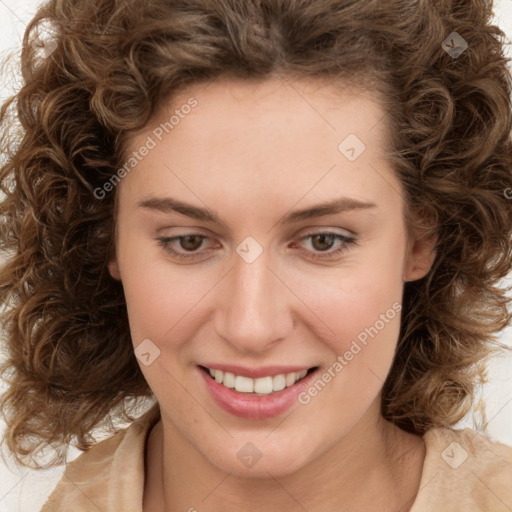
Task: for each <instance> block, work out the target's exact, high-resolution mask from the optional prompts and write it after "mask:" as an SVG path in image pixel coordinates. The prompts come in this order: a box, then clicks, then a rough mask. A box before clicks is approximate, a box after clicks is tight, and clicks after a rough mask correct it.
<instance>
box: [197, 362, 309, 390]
mask: <svg viewBox="0 0 512 512" xmlns="http://www.w3.org/2000/svg"><path fill="white" fill-rule="evenodd" d="M207 370H208V371H209V373H210V376H211V377H212V378H213V379H215V380H216V381H217V382H218V383H219V384H222V385H223V386H225V387H226V388H230V389H235V390H236V391H238V392H239V393H253V394H254V393H256V394H260V395H269V394H270V393H273V392H276V391H281V390H283V389H285V388H288V387H290V386H293V385H294V384H295V383H296V382H297V381H299V380H301V379H303V378H304V377H305V376H306V374H307V373H308V370H302V371H300V372H290V373H280V374H278V375H274V376H267V377H260V378H258V379H251V378H250V377H244V376H242V375H235V374H234V373H231V372H223V371H222V370H216V369H213V368H207Z"/></svg>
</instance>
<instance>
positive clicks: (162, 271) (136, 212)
mask: <svg viewBox="0 0 512 512" xmlns="http://www.w3.org/2000/svg"><path fill="white" fill-rule="evenodd" d="M340 90H341V92H340ZM192 96H193V97H194V98H195V99H196V100H197V102H198V104H197V106H196V107H195V108H194V109H193V110H192V111H191V113H190V114H188V115H187V116H186V117H185V118H183V119H181V120H180V123H179V124H178V125H177V126H176V127H175V128H174V129H173V131H172V133H169V134H168V135H165V136H164V137H163V138H162V141H159V142H158V144H157V146H156V147H155V148H154V149H152V150H151V151H150V152H149V154H148V155H147V156H146V157H144V159H143V160H142V161H141V162H140V163H139V164H138V166H137V167H136V168H135V169H133V170H132V171H131V172H130V174H128V175H127V176H126V177H125V178H124V179H123V180H122V182H121V183H120V184H119V185H118V186H119V190H118V191H117V192H118V193H119V209H118V218H117V233H116V256H115V258H114V259H113V260H112V261H111V262H110V264H109V270H110V273H111V275H112V277H114V278H115V279H120V280H121V281H122V283H123V287H124V291H125V296H126V301H127V307H128V314H129V318H130V329H131V334H132V338H133V342H134V347H137V346H138V345H139V344H140V343H141V342H142V341H143V340H145V339H149V340H151V343H152V344H154V346H156V347H158V349H159V350H160V354H159V356H158V357H157V358H156V359H155V360H154V361H153V362H152V364H150V365H148V366H145V365H141V368H142V371H143V372H144V375H145V377H146V379H147V381H148V383H149V385H150V387H151V388H152V390H153V392H154V394H155V396H156V398H157V399H158V401H159V403H160V407H161V413H162V419H161V421H160V422H159V423H158V424H157V425H156V426H155V427H154V428H153V430H152V432H151V435H150V437H149V441H148V450H147V454H146V465H147V468H146V470H147V473H146V477H147V478H146V485H145V495H144V510H155V511H158V510H168V511H170V510H189V509H190V508H191V507H195V508H196V509H197V510H198V511H206V510H207V511H220V510H226V509H229V510H249V511H256V510H269V508H268V507H269V506H270V505H272V508H273V510H287V511H288V510H290V511H294V510H303V507H304V508H305V509H307V510H309V511H316V510H340V504H343V508H344V509H346V510H366V509H373V510H377V509H378V510H384V511H385V510H398V509H400V508H401V507H404V508H402V510H408V507H409V506H410V504H411V503H412V500H413V499H414V496H415V494H416V492H417V489H418V485H419V478H420V475H421V469H422V463H423V459H424V445H423V440H422V439H421V437H419V436H413V435H410V434H407V433H405V432H403V431H401V430H399V429H398V428H396V427H395V426H393V425H392V424H391V423H389V422H387V421H384V420H383V419H382V417H381V415H380V391H381V387H382V385H383V382H384V380H385V378H386V375H387V374H388V371H389V369H390V366H391V363H392V360H393V355H394V350H395V347H396V344H397V340H398V334H399V328H400V315H399V314H397V315H395V317H394V318H393V319H392V320H389V321H388V322H387V323H386V324H385V326H384V328H382V329H381V330H380V331H379V332H378V334H377V335H376V336H375V337H373V338H372V339H371V340H370V341H369V343H368V344H367V345H366V346H365V347H364V348H363V349H362V350H361V351H360V352H359V353H358V354H357V355H356V356H355V357H354V358H353V359H352V360H351V361H350V362H349V363H348V364H347V365H346V366H345V367H344V368H343V370H342V371H341V372H339V373H338V374H337V375H336V377H335V378H334V379H332V380H331V382H330V383H329V384H328V385H327V386H326V387H325V388H324V389H323V390H322V391H321V392H320V393H318V395H317V396H315V397H314V398H312V399H311V401H310V403H309V404H307V405H302V404H300V403H296V404H295V405H294V406H293V407H292V408H291V409H290V410H288V411H286V412H285V413H284V414H282V415H279V416H277V417H275V418H270V419H265V420H247V419H242V418H238V417H235V416H233V415H231V414H229V413H227V412H225V411H224V410H222V409H220V408H219V407H218V406H217V405H216V404H215V403H214V402H213V401H212V399H211V398H210V395H209V393H208V391H207V389H206V387H205V385H204V382H203V380H202V378H201V375H200V373H199V370H198V368H197V364H200V363H202V362H205V361H208V362H218V363H232V364H239V365H243V366H247V367H256V366H257V367H260V366H267V365H278V364H285V365H305V366H308V367H312V366H319V367H320V373H323V372H325V371H326V370H327V369H328V368H329V367H331V366H332V365H333V363H334V362H335V361H336V359H337V357H338V356H339V355H343V354H344V353H345V352H346V351H347V350H348V349H349V348H350V345H351V343H352V341H353V340H354V339H356V337H357V335H358V334H359V333H361V332H362V331H364V329H365V328H368V327H370V326H373V325H374V324H375V322H376V321H377V320H378V319H379V318H380V315H381V314H385V313H386V311H388V310H390V309H392V305H393V304H394V303H396V302H398V303H400V302H401V299H402V292H403V285H404V281H409V280H416V279H420V278H422V277H423V276H424V275H425V274H426V273H427V272H428V270H429V268H430V266H431V265H432V262H433V259H434V256H435V254H434V252H433V250H432V245H433V241H432V240H430V241H427V240H424V239H422V238H421V236H420V233H419V232H418V233H417V232H411V233H408V231H407V229H406V225H405V221H404V215H403V214H404V202H403V196H402V194H401V193H400V190H401V185H400V181H399V180H398V178H397V177H396V176H395V175H394V173H393V170H392V169H391V168H390V166H389V164H388V163H387V162H386V161H385V160H384V158H383V152H382V148H383V144H384V126H383V123H381V122H380V120H381V119H382V118H383V115H384V114H383V111H382V110H381V108H380V107H379V104H378V102H377V99H376V98H372V97H370V96H368V95H366V96H363V95H361V94H358V93H356V92H354V91H350V90H349V89H348V88H343V87H337V88H336V89H334V88H333V86H332V85H325V84H321V83H320V82H316V81H306V80H300V81H299V80H294V81H293V82H289V81H284V80H278V79H272V80H267V81H264V82H247V81H239V80H234V79H229V80H228V79H223V80H218V81H215V82H213V83H210V84H209V85H207V86H206V85H205V84H195V85H193V86H190V87H189V88H188V89H186V90H184V91H182V93H181V94H180V96H178V97H177V98H174V100H173V102H172V106H171V105H170V104H169V106H168V108H165V109H162V110H161V111H160V112H158V113H157V115H156V116H155V118H154V119H152V120H151V122H150V123H149V124H148V126H147V128H146V129H144V130H141V131H140V132H139V133H137V134H136V135H135V136H134V137H133V138H132V140H131V143H130V147H129V148H128V149H129V150H135V149H136V148H139V147H140V146H141V145H143V144H144V142H145V141H146V140H147V137H148V135H149V136H151V134H152V130H154V128H155V127H156V126H158V125H159V123H161V122H163V121H165V120H167V119H169V117H170V115H171V114H172V111H173V110H174V108H176V106H179V105H182V104H184V103H186V101H187V99H188V98H190V97H192ZM350 133H353V134H356V135H357V137H358V138H359V139H360V140H362V141H363V142H364V144H365V145H366V150H365V151H364V152H363V153H362V154H361V155H360V156H359V157H358V158H357V159H356V160H355V161H353V162H351V161H349V160H348V159H347V158H346V157H345V156H344V155H343V154H342V153H341V152H340V151H339V150H338V145H339V144H340V142H341V141H342V140H343V139H345V137H346V136H347V135H348V134H350ZM166 196H172V197H173V198H177V199H179V200H180V201H184V202H187V203H189V204H192V205H194V206H197V207H202V208H204V207H208V208H210V209H212V210H214V211H215V212H216V213H217V214H218V215H219V217H220V218H221V219H222V223H218V224H214V223H210V222H206V221H200V220H197V219H192V218H189V217H186V216H184V215H181V214H178V213H171V212H162V211H156V210H152V209H149V208H143V207H138V206H137V204H138V203H139V202H140V201H141V200H144V199H148V198H150V197H159V198H162V197H166ZM341 196H348V197H351V198H355V199H358V200H361V201H367V202H372V203H374V204H375V205H376V206H375V207H373V208H370V209H356V210H352V211H349V212H342V213H338V214H334V215H328V216H323V217H317V218H314V219H308V220H304V221H300V222H296V223H292V224H289V225H279V224H278V221H279V220H280V219H281V217H282V216H283V215H285V214H286V213H288V212H289V211H291V210H297V209H303V208H306V207H310V206H313V205H316V204H318V203H322V202H325V201H329V200H334V199H337V198H339V197H341ZM325 232H334V233H338V234H341V235H345V236H355V238H356V242H357V243H356V245H347V246H346V247H345V250H344V251H343V252H341V253H340V254H338V255H337V256H333V257H332V258H331V259H328V258H327V257H325V256H324V258H323V259H320V258H319V259H313V257H312V256H313V255H318V256H322V254H323V253H322V250H324V251H327V252H333V251H334V250H336V249H337V248H339V247H340V246H341V245H342V244H343V242H339V241H336V240H333V241H332V242H329V240H327V241H326V242H322V240H319V239H316V241H315V238H314V237H313V238H303V237H305V236H306V235H311V234H319V233H325ZM191 233H197V234H198V235H203V236H206V237H208V238H207V239H205V240H204V241H203V243H202V245H201V243H200V241H193V242H192V243H189V245H187V244H186V241H183V240H182V242H181V244H182V245H180V242H179V240H177V241H175V242H173V243H172V244H171V245H172V248H174V249H175V250H176V251H179V252H181V253H186V252H187V248H188V249H189V251H191V250H192V251H195V252H197V253H199V255H200V256H199V257H197V259H195V260H194V259H192V260H179V259H177V258H175V257H173V256H172V255H170V254H169V253H168V252H166V249H165V248H164V247H162V246H161V245H160V244H159V242H158V240H157V239H158V237H171V236H178V235H180V236H185V235H188V234H191ZM248 236H251V237H253V238H254V239H255V240H256V241H257V242H258V244H259V245H260V246H261V248H262V249H263V252H262V254H261V255H260V256H259V257H258V258H257V259H256V260H255V261H254V262H252V263H250V264H249V263H247V262H246V261H244V259H243V258H241V257H240V256H239V255H238V254H237V252H236V248H237V246H238V245H239V244H240V243H241V242H242V241H243V240H244V239H245V238H246V237H248ZM322 244H324V245H322ZM329 244H331V245H329ZM191 248H192V249H191ZM248 442H251V443H253V444H254V445H255V446H256V447H257V449H258V450H259V452H261V455H262V457H261V459H260V460H259V461H258V462H257V464H255V465H254V466H253V467H251V468H248V467H246V466H244V465H243V464H241V462H240V459H239V458H238V457H237V453H238V451H239V450H240V449H241V448H242V447H243V446H244V445H245V444H246V443H248ZM162 482H163V485H162ZM226 507H227V508H226Z"/></svg>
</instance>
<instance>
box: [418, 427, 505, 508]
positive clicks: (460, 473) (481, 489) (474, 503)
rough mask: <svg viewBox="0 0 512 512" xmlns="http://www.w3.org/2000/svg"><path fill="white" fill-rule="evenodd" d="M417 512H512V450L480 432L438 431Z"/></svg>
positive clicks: (432, 433) (430, 435) (432, 436)
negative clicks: (448, 511) (443, 511)
mask: <svg viewBox="0 0 512 512" xmlns="http://www.w3.org/2000/svg"><path fill="white" fill-rule="evenodd" d="M423 439H424V441H425V448H426V455H425V461H424V464H423V473H422V477H421V482H420V488H419V490H418V496H417V499H416V501H415V503H414V506H413V508H412V509H411V512H423V511H425V512H426V511H434V510H436V511H438V510H450V511H452V510H453V511H456V510H460V511H462V510H463V511H464V512H473V511H474V512H476V511H484V510H485V511H486V512H491V511H492V512H497V511H502V510H503V511H509V510H511V509H512V485H511V482H512V447H510V446H507V445H505V444H503V443H499V442H496V441H493V440H492V439H490V438H489V437H486V436H484V435H482V434H479V433H478V432H476V431H475V430H472V429H469V428H466V429H464V430H455V429H449V428H434V429H432V430H429V431H428V432H427V433H426V434H425V435H424V436H423Z"/></svg>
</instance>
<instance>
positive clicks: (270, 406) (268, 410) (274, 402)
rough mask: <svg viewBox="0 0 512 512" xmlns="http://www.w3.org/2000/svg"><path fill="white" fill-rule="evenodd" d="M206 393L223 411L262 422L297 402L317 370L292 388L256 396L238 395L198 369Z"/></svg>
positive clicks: (238, 393)
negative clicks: (204, 384)
mask: <svg viewBox="0 0 512 512" xmlns="http://www.w3.org/2000/svg"><path fill="white" fill-rule="evenodd" d="M198 370H199V373H200V374H201V375H202V377H203V379H204V382H205V383H206V387H207V388H208V391H209V392H210V394H211V395H212V398H213V400H214V401H215V403H216V404H217V405H218V406H219V407H221V408H222V409H224V410H225V411H227V412H229V413H231V414H233V415H235V416H238V417H240V418H245V419H248V420H263V419H265V418H272V417H273V416H278V415H279V414H282V413H283V412H285V411H287V410H288V409H290V407H292V405H293V404H294V403H296V402H298V398H297V397H298V395H299V394H300V393H301V391H303V390H304V388H306V387H308V386H309V384H310V382H311V381H312V380H313V379H314V377H315V375H316V373H317V370H318V368H317V369H315V370H314V371H312V372H310V373H308V374H307V375H306V376H305V377H304V378H303V379H301V380H299V381H297V382H296V383H295V384H294V385H293V386H290V387H289V388H285V389H282V390H281V391H275V392H273V393H270V394H268V395H260V396H256V395H253V394H251V393H240V392H239V391H236V390H235V389H234V388H227V387H226V386H224V385H223V384H219V383H218V382H217V381H216V380H215V379H212V378H211V377H210V376H209V374H207V373H206V372H205V371H204V370H202V369H201V368H199V367H198Z"/></svg>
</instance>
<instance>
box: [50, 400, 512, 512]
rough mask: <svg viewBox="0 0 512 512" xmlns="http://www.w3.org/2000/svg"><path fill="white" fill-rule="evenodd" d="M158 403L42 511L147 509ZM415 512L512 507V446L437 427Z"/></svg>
mask: <svg viewBox="0 0 512 512" xmlns="http://www.w3.org/2000/svg"><path fill="white" fill-rule="evenodd" d="M159 417H160V415H159V410H158V406H156V407H153V408H152V409H151V410H149V411H148V412H147V413H145V414H144V415H143V416H141V417H140V418H139V419H138V420H136V421H135V422H134V423H132V424H131V426H130V427H128V428H127V429H124V430H121V431H120V432H118V433H117V434H114V435H113V436H112V437H110V438H108V439H106V440H104V441H102V442H100V443H98V444H96V445H94V446H93V447H92V448H91V449H90V450H89V451H87V452H84V453H83V454H81V455H80V456H79V457H77V458H76V459H75V460H74V461H72V462H70V463H69V464H68V465H67V467H66V470H65V472H64V474H63V476H62V479H61V480H60V482H59V483H58V484H57V486H56V487H55V489H54V491H53V493H52V494H51V496H50V497H49V498H48V500H47V502H46V503H45V505H44V506H43V508H42V509H41V512H98V511H101V512H142V495H143V491H144V453H145V447H146V439H147V435H148V434H149V432H150V430H151V427H152V426H153V425H154V424H155V423H156V422H157V421H158V419H159ZM423 439H424V441H425V446H426V456H425V461H424V463H423V472H422V475H421V482H420V487H419V490H418V495H417V497H416V500H415V502H414V504H413V506H412V508H411V510H410V512H477V511H478V512H502V511H503V512H505V511H507V512H510V511H512V447H510V446H507V445H504V444H501V443H495V442H492V441H490V440H489V439H488V438H487V437H484V436H482V435H480V434H478V433H477V432H475V431H474V430H472V429H469V428H466V429H464V430H453V429H437V428H436V429H432V430H429V431H428V432H427V433H426V434H425V435H424V437H423Z"/></svg>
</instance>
